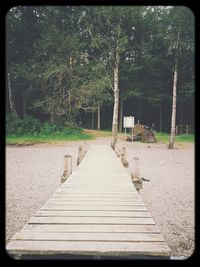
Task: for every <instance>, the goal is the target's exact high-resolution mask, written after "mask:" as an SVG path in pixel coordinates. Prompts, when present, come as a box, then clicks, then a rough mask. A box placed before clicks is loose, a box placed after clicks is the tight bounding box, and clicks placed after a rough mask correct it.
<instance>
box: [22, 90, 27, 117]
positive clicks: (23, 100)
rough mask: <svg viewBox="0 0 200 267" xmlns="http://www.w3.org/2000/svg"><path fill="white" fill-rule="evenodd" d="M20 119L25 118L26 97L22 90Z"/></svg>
mask: <svg viewBox="0 0 200 267" xmlns="http://www.w3.org/2000/svg"><path fill="white" fill-rule="evenodd" d="M22 105H23V106H22V117H23V118H24V117H25V116H26V97H25V93H24V89H23V91H22Z"/></svg>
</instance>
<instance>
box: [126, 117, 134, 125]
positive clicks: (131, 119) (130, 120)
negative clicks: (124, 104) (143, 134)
mask: <svg viewBox="0 0 200 267" xmlns="http://www.w3.org/2000/svg"><path fill="white" fill-rule="evenodd" d="M133 127H134V117H132V116H129V117H124V128H133Z"/></svg>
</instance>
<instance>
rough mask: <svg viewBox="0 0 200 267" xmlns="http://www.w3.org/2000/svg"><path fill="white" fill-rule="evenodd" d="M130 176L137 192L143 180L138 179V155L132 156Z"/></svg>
mask: <svg viewBox="0 0 200 267" xmlns="http://www.w3.org/2000/svg"><path fill="white" fill-rule="evenodd" d="M131 178H132V182H133V184H134V186H135V188H136V189H137V191H138V192H139V190H140V189H142V184H143V182H142V180H141V179H140V159H139V158H138V157H134V158H133V165H132V171H131Z"/></svg>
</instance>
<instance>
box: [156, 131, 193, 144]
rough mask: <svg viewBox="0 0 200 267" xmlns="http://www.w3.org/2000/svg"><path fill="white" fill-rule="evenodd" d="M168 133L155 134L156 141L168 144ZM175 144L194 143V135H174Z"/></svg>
mask: <svg viewBox="0 0 200 267" xmlns="http://www.w3.org/2000/svg"><path fill="white" fill-rule="evenodd" d="M169 136H170V135H169V134H168V133H162V132H161V133H160V132H156V139H157V141H158V142H163V143H168V142H169ZM175 142H191V143H194V134H180V135H176V138H175Z"/></svg>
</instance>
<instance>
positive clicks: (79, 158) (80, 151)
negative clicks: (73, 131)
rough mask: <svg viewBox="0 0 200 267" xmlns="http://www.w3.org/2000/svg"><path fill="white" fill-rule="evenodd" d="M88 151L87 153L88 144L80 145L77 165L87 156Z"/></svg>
mask: <svg viewBox="0 0 200 267" xmlns="http://www.w3.org/2000/svg"><path fill="white" fill-rule="evenodd" d="M83 147H84V148H83ZM86 153H87V145H86V144H84V145H83V146H79V147H78V159H77V166H78V165H79V164H80V163H81V161H82V159H83V158H84V156H85V154H86Z"/></svg>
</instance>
